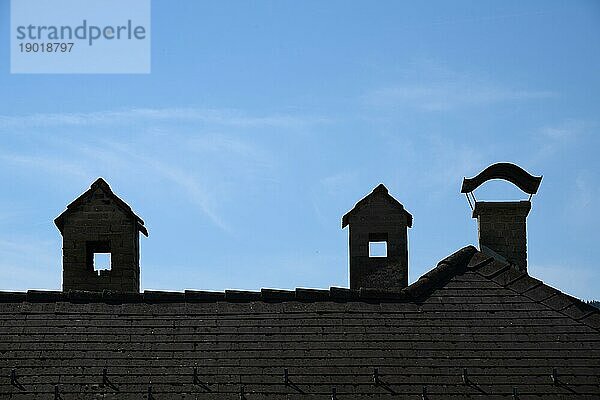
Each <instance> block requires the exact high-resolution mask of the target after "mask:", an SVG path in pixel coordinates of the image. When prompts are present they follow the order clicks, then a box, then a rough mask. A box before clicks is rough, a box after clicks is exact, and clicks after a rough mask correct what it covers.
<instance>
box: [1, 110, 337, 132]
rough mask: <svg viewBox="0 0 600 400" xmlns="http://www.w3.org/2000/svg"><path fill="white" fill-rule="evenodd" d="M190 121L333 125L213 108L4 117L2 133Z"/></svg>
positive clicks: (311, 118) (238, 124)
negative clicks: (138, 122)
mask: <svg viewBox="0 0 600 400" xmlns="http://www.w3.org/2000/svg"><path fill="white" fill-rule="evenodd" d="M171 120H177V121H189V122H199V123H207V124H213V125H222V126H232V127H261V126H270V127H280V128H298V127H303V126H308V125H313V124H322V123H329V122H331V119H329V118H326V117H320V116H298V115H291V114H271V115H251V114H248V113H245V112H243V111H240V110H234V109H209V108H194V107H182V108H131V109H127V110H117V111H98V112H88V113H42V114H29V115H21V116H7V115H0V129H19V128H21V129H23V128H35V127H58V126H89V125H113V124H122V123H125V122H128V121H144V122H157V121H171Z"/></svg>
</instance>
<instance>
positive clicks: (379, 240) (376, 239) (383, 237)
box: [369, 233, 388, 257]
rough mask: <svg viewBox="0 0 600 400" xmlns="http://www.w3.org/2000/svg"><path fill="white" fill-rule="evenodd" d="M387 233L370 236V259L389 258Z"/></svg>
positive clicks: (371, 234)
mask: <svg viewBox="0 0 600 400" xmlns="http://www.w3.org/2000/svg"><path fill="white" fill-rule="evenodd" d="M387 236H388V235H387V233H370V234H369V257H387V239H388V237H387Z"/></svg>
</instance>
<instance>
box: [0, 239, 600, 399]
mask: <svg viewBox="0 0 600 400" xmlns="http://www.w3.org/2000/svg"><path fill="white" fill-rule="evenodd" d="M0 321H1V322H0V336H1V337H2V340H0V355H1V356H2V363H0V398H10V399H25V398H27V399H29V398H34V397H35V396H38V397H39V398H52V395H53V394H54V391H55V390H57V391H58V393H59V396H60V398H61V399H65V400H67V399H75V398H100V397H101V398H105V399H111V398H112V399H143V398H149V397H150V398H154V399H157V400H158V399H173V398H177V399H184V398H185V399H239V398H243V399H247V400H252V399H263V400H268V399H324V400H325V399H331V398H333V397H332V393H333V391H334V389H335V398H336V399H359V400H361V399H388V398H389V399H391V398H407V399H421V398H425V399H441V398H443V399H448V398H450V399H451V398H455V399H464V398H466V397H468V398H472V399H507V398H513V397H511V396H512V395H513V393H517V396H516V397H514V398H518V399H530V398H544V399H563V398H569V399H570V398H578V399H585V398H587V399H592V398H598V394H599V393H600V347H599V346H598V344H599V342H600V312H599V311H598V310H597V309H595V308H594V307H592V306H589V305H586V304H585V303H583V302H581V301H579V300H577V299H575V298H573V297H571V296H568V295H566V294H563V293H561V292H560V291H558V290H556V289H554V288H551V287H549V286H547V285H545V284H544V283H542V282H540V281H539V280H537V279H534V278H532V277H530V276H528V275H527V274H526V273H523V272H519V271H517V270H515V269H514V268H513V267H511V266H510V265H508V264H505V263H502V262H500V261H497V260H494V259H493V258H490V257H488V256H486V255H484V254H483V253H481V252H478V251H477V250H476V249H475V248H473V247H472V246H469V247H465V248H464V249H462V250H460V251H458V252H456V253H455V254H453V255H451V256H449V257H447V258H446V259H444V260H442V261H441V262H440V263H438V265H437V267H435V268H434V269H432V270H431V271H430V272H428V273H427V274H425V275H424V276H423V277H421V278H420V279H419V280H418V281H417V282H415V283H413V284H412V285H410V286H408V287H407V288H405V289H404V290H402V291H401V292H386V291H377V290H365V289H361V290H350V289H342V288H331V289H329V290H309V289H297V290H295V291H281V290H266V289H263V290H261V291H260V292H241V291H225V292H195V291H185V292H154V291H146V292H144V293H141V294H138V293H132V294H124V293H121V294H115V293H110V292H103V293H91V292H67V293H61V292H45V293H43V292H36V291H28V292H26V293H21V292H15V293H1V294H0ZM12 369H14V371H15V373H14V377H15V379H14V382H13V383H12V384H11V379H10V376H11V370H12ZM286 371H287V373H286ZM286 376H287V378H286ZM553 376H554V378H553ZM515 391H516V392H515ZM424 392H426V393H427V394H426V395H423V393H424ZM148 393H151V396H148ZM36 398H37V397H36Z"/></svg>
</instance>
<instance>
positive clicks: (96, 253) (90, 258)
mask: <svg viewBox="0 0 600 400" xmlns="http://www.w3.org/2000/svg"><path fill="white" fill-rule="evenodd" d="M85 247H86V253H87V256H86V258H87V268H88V271H94V272H97V273H98V275H100V274H101V273H102V271H110V270H111V267H112V260H111V246H110V241H109V240H98V241H88V242H86V244H85Z"/></svg>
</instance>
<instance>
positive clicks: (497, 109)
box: [0, 0, 600, 299]
mask: <svg viewBox="0 0 600 400" xmlns="http://www.w3.org/2000/svg"><path fill="white" fill-rule="evenodd" d="M8 21H9V2H8V1H7V0H2V1H1V2H0V24H1V26H0V33H1V34H2V36H3V37H4V38H5V39H4V40H3V41H2V45H1V46H0V60H2V63H0V138H1V141H0V180H1V182H2V187H3V190H2V195H1V196H0V289H2V290H26V289H29V288H44V289H59V288H60V285H61V237H60V234H59V232H58V230H57V229H56V227H55V226H54V225H53V223H52V221H53V219H54V218H55V217H56V216H57V215H59V214H60V213H61V212H62V211H63V210H64V208H65V206H66V205H67V204H68V203H69V202H70V201H71V200H73V199H74V198H75V197H76V196H78V195H79V194H80V193H82V192H83V191H84V190H86V189H87V188H88V187H89V185H90V183H91V182H92V181H93V180H94V179H96V178H97V177H99V176H102V177H104V178H105V179H106V180H107V181H108V182H109V183H110V184H111V186H112V188H113V190H114V191H115V192H116V193H117V194H118V195H120V196H121V197H122V198H123V199H124V200H125V201H127V202H128V203H129V204H130V205H131V206H132V207H133V209H134V210H135V211H136V213H137V214H138V215H140V216H141V217H142V218H143V219H144V220H145V221H146V225H147V227H148V229H149V231H150V237H149V238H143V239H142V287H143V288H145V289H167V290H182V289H186V288H189V289H209V290H210V289H213V290H222V289H225V288H237V289H258V288H261V287H276V288H294V287H329V286H336V285H337V286H347V285H348V259H347V234H348V233H347V231H345V230H342V229H341V228H340V219H341V216H342V215H343V214H344V213H345V212H347V211H348V210H349V209H351V208H352V207H353V205H354V204H355V202H356V201H358V200H359V199H360V198H362V197H363V196H364V195H366V194H367V193H369V192H370V191H371V190H372V189H373V188H374V187H375V186H376V185H377V184H379V183H384V184H385V185H386V186H387V187H388V189H389V190H390V193H391V194H392V195H394V196H395V197H396V198H397V199H398V200H399V201H400V202H401V203H403V204H404V206H405V208H406V209H407V210H409V211H410V212H411V213H412V214H413V216H414V227H413V228H412V229H411V230H410V231H409V240H410V250H409V251H410V281H414V280H416V279H417V278H418V277H419V276H420V275H422V274H423V273H424V272H426V271H427V270H429V269H431V268H432V267H434V266H435V264H436V263H437V261H439V260H440V259H442V258H443V257H445V256H446V255H448V254H450V253H452V252H454V251H456V250H457V249H459V248H461V247H463V246H465V245H467V244H476V242H477V236H476V222H475V220H473V219H472V218H471V213H470V209H469V207H468V204H467V202H466V199H465V197H464V196H463V195H461V194H460V193H459V192H460V185H461V180H462V178H463V177H464V176H473V175H475V174H476V173H478V172H479V171H480V170H481V169H483V168H484V167H486V166H487V165H489V164H491V163H493V162H496V161H511V162H515V163H518V164H520V165H521V166H523V167H524V168H525V169H527V170H528V171H529V172H531V173H532V174H536V175H540V174H542V175H543V176H544V179H543V181H542V184H541V187H540V191H539V194H538V195H537V196H535V197H534V199H533V209H532V211H531V213H530V216H529V218H528V250H529V271H530V273H531V275H533V276H535V277H537V278H539V279H542V280H543V281H545V282H547V283H549V284H551V285H553V286H555V287H558V288H560V289H562V290H564V291H566V292H567V293H570V294H573V295H575V296H578V297H581V298H584V299H590V298H596V299H597V298H599V297H600V291H599V289H598V288H600V268H599V267H600V266H599V265H598V259H599V258H600V250H599V248H600V246H599V245H598V241H599V239H600V235H599V234H598V226H600V211H599V208H600V204H599V201H598V198H599V197H600V175H599V173H600V172H599V171H600V168H599V167H600V162H599V161H598V150H599V149H600V139H599V135H600V120H599V118H600V112H599V111H600V94H599V93H600V3H598V2H595V1H539V2H536V1H528V2H522V1H514V2H512V1H496V2H491V1H473V2H416V1H415V2H408V1H406V2H399V1H390V2H385V1H380V2H376V3H372V2H367V1H364V2H363V1H361V2H358V1H325V2H324V1H312V2H310V1H303V2H297V1H256V2H243V1H237V2H233V1H231V2H217V1H215V2H205V1H196V0H193V1H192V0H186V1H184V0H180V1H176V2H173V1H166V0H155V1H153V3H152V73H151V74H149V75H11V74H10V73H9V53H8V38H9V27H8ZM476 195H477V197H478V198H481V199H488V200H492V199H519V198H524V197H526V196H525V195H524V194H522V193H520V192H518V190H516V189H513V187H511V185H510V184H508V183H503V182H490V183H488V184H487V185H486V186H485V187H483V188H481V189H480V190H478V192H477V193H476Z"/></svg>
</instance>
